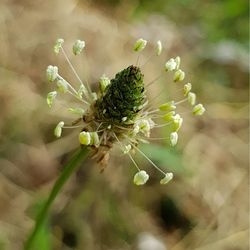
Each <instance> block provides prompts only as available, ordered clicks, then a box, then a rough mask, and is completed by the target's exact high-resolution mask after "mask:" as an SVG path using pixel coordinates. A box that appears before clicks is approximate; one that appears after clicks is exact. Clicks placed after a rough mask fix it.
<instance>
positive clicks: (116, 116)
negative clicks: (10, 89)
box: [46, 38, 205, 185]
mask: <svg viewBox="0 0 250 250" xmlns="http://www.w3.org/2000/svg"><path fill="white" fill-rule="evenodd" d="M63 43H64V40H63V39H58V40H57V41H56V44H55V46H54V51H55V53H56V54H58V53H60V52H61V53H62V54H63V56H64V57H65V58H66V61H67V62H68V64H69V66H70V68H71V69H72V71H73V73H74V74H75V77H76V79H77V81H78V82H79V85H78V86H73V85H72V84H71V83H69V82H68V81H67V80H66V79H65V78H64V77H63V76H62V75H61V74H59V71H58V67H57V66H52V65H50V66H48V68H47V70H46V75H47V79H48V81H49V82H51V83H53V82H54V83H55V87H56V90H53V91H51V92H50V93H49V94H48V95H47V104H48V106H49V107H52V106H53V103H54V102H55V100H56V98H57V97H58V95H65V94H70V95H71V96H72V98H75V100H76V101H77V102H78V105H76V106H74V107H68V109H67V111H68V112H69V113H71V114H72V115H75V116H76V117H77V120H73V121H71V122H66V121H60V122H59V123H58V124H57V126H56V128H55V130H54V134H55V136H56V137H57V138H59V137H61V135H62V131H63V129H67V128H74V129H78V131H79V141H78V142H76V144H77V143H78V145H79V144H80V145H81V146H84V147H89V148H91V149H93V153H94V154H95V156H96V159H97V162H98V163H100V164H102V165H104V166H105V165H107V163H108V159H109V152H110V151H111V150H112V148H113V147H114V146H118V147H119V148H120V149H121V151H122V152H123V154H124V155H126V156H128V157H129V158H130V160H131V161H132V163H133V164H134V166H135V167H136V170H137V171H136V174H135V176H134V183H135V184H136V185H144V184H145V183H146V182H147V181H148V180H149V175H148V174H147V172H146V171H145V170H143V169H141V168H140V167H139V166H138V164H137V163H136V161H135V159H134V153H135V152H137V153H139V154H141V155H142V156H143V157H145V159H146V160H148V161H149V163H150V164H151V165H152V166H153V167H154V168H155V169H157V170H158V171H159V173H160V174H162V175H163V178H162V179H161V181H160V183H161V184H167V183H168V182H169V181H170V180H171V179H172V178H173V173H169V172H165V171H163V170H162V169H161V168H159V167H158V166H157V165H156V164H155V163H154V162H153V161H152V160H151V159H150V158H148V156H147V155H146V154H145V153H144V152H143V151H142V150H141V149H140V148H139V144H140V143H148V142H149V140H151V139H157V138H152V137H151V134H152V130H154V129H157V128H160V127H169V131H170V132H169V136H167V137H166V138H160V139H166V140H168V142H169V145H170V146H172V147H173V146H176V144H177V142H178V138H179V135H178V133H179V130H180V129H181V127H182V124H183V118H182V116H181V115H180V114H179V113H178V112H177V110H178V105H180V104H182V103H184V102H189V103H190V104H191V106H194V105H195V102H196V95H195V93H193V92H190V91H191V88H192V85H191V83H185V84H183V96H184V99H183V100H180V101H175V100H166V101H165V102H164V103H162V104H160V105H158V106H156V107H154V108H153V107H152V106H151V104H149V100H148V97H147V93H148V92H147V85H149V84H145V80H144V72H143V68H142V67H140V66H139V65H138V60H137V63H136V65H134V64H131V65H128V66H127V67H125V68H124V69H121V70H120V71H119V72H118V73H117V74H115V76H114V77H111V78H109V77H107V76H106V75H105V74H103V75H102V76H101V77H100V80H99V91H98V92H94V91H92V90H91V88H90V86H89V85H88V83H87V82H84V81H83V80H82V79H81V78H80V77H79V75H78V74H77V72H76V70H75V69H74V67H73V65H72V63H71V62H70V60H69V57H68V55H67V53H66V51H65V50H64V48H63ZM146 45H147V41H146V40H144V39H142V38H140V39H138V40H137V41H136V43H135V45H134V47H133V50H134V51H135V52H141V51H142V50H143V49H144V48H145V47H146ZM84 48H85V42H84V41H82V40H77V41H76V42H75V43H74V45H73V48H72V52H73V54H74V55H78V54H80V53H81V51H82V50H83V49H84ZM155 51H156V54H155V56H160V55H161V54H162V43H161V42H160V41H158V42H157V46H156V48H155ZM180 63H181V59H180V57H179V56H177V57H176V58H171V59H169V60H168V61H167V62H166V63H165V66H164V68H165V71H166V72H167V74H173V76H172V79H173V82H181V81H184V79H185V72H184V71H183V70H182V69H180ZM153 82H154V81H153ZM150 83H152V82H150ZM204 112H205V108H204V107H203V105H202V104H198V105H196V106H194V107H193V109H192V110H191V111H190V113H193V114H194V115H196V116H200V115H202V114H203V113H204Z"/></svg>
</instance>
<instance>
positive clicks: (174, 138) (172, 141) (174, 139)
mask: <svg viewBox="0 0 250 250" xmlns="http://www.w3.org/2000/svg"><path fill="white" fill-rule="evenodd" d="M177 142H178V134H177V132H172V133H171V134H170V145H171V146H172V147H174V146H175V145H176V144H177Z"/></svg>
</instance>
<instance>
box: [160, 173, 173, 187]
mask: <svg viewBox="0 0 250 250" xmlns="http://www.w3.org/2000/svg"><path fill="white" fill-rule="evenodd" d="M173 177H174V175H173V173H171V172H170V173H166V175H165V177H164V178H163V179H161V181H160V184H162V185H165V184H167V183H168V182H170V181H171V180H172V179H173Z"/></svg>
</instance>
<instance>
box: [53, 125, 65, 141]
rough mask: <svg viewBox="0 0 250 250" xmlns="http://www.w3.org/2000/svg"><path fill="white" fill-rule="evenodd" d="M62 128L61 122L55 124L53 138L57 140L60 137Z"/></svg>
mask: <svg viewBox="0 0 250 250" xmlns="http://www.w3.org/2000/svg"><path fill="white" fill-rule="evenodd" d="M63 126H64V122H63V121H61V122H59V123H58V124H57V126H56V127H55V129H54V135H55V137H57V138H59V137H61V134H62V128H63Z"/></svg>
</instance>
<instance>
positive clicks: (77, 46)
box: [73, 40, 85, 55]
mask: <svg viewBox="0 0 250 250" xmlns="http://www.w3.org/2000/svg"><path fill="white" fill-rule="evenodd" d="M84 47H85V42H84V41H81V40H76V41H75V43H74V45H73V53H74V55H79V54H80V53H81V52H82V50H83V49H84Z"/></svg>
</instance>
